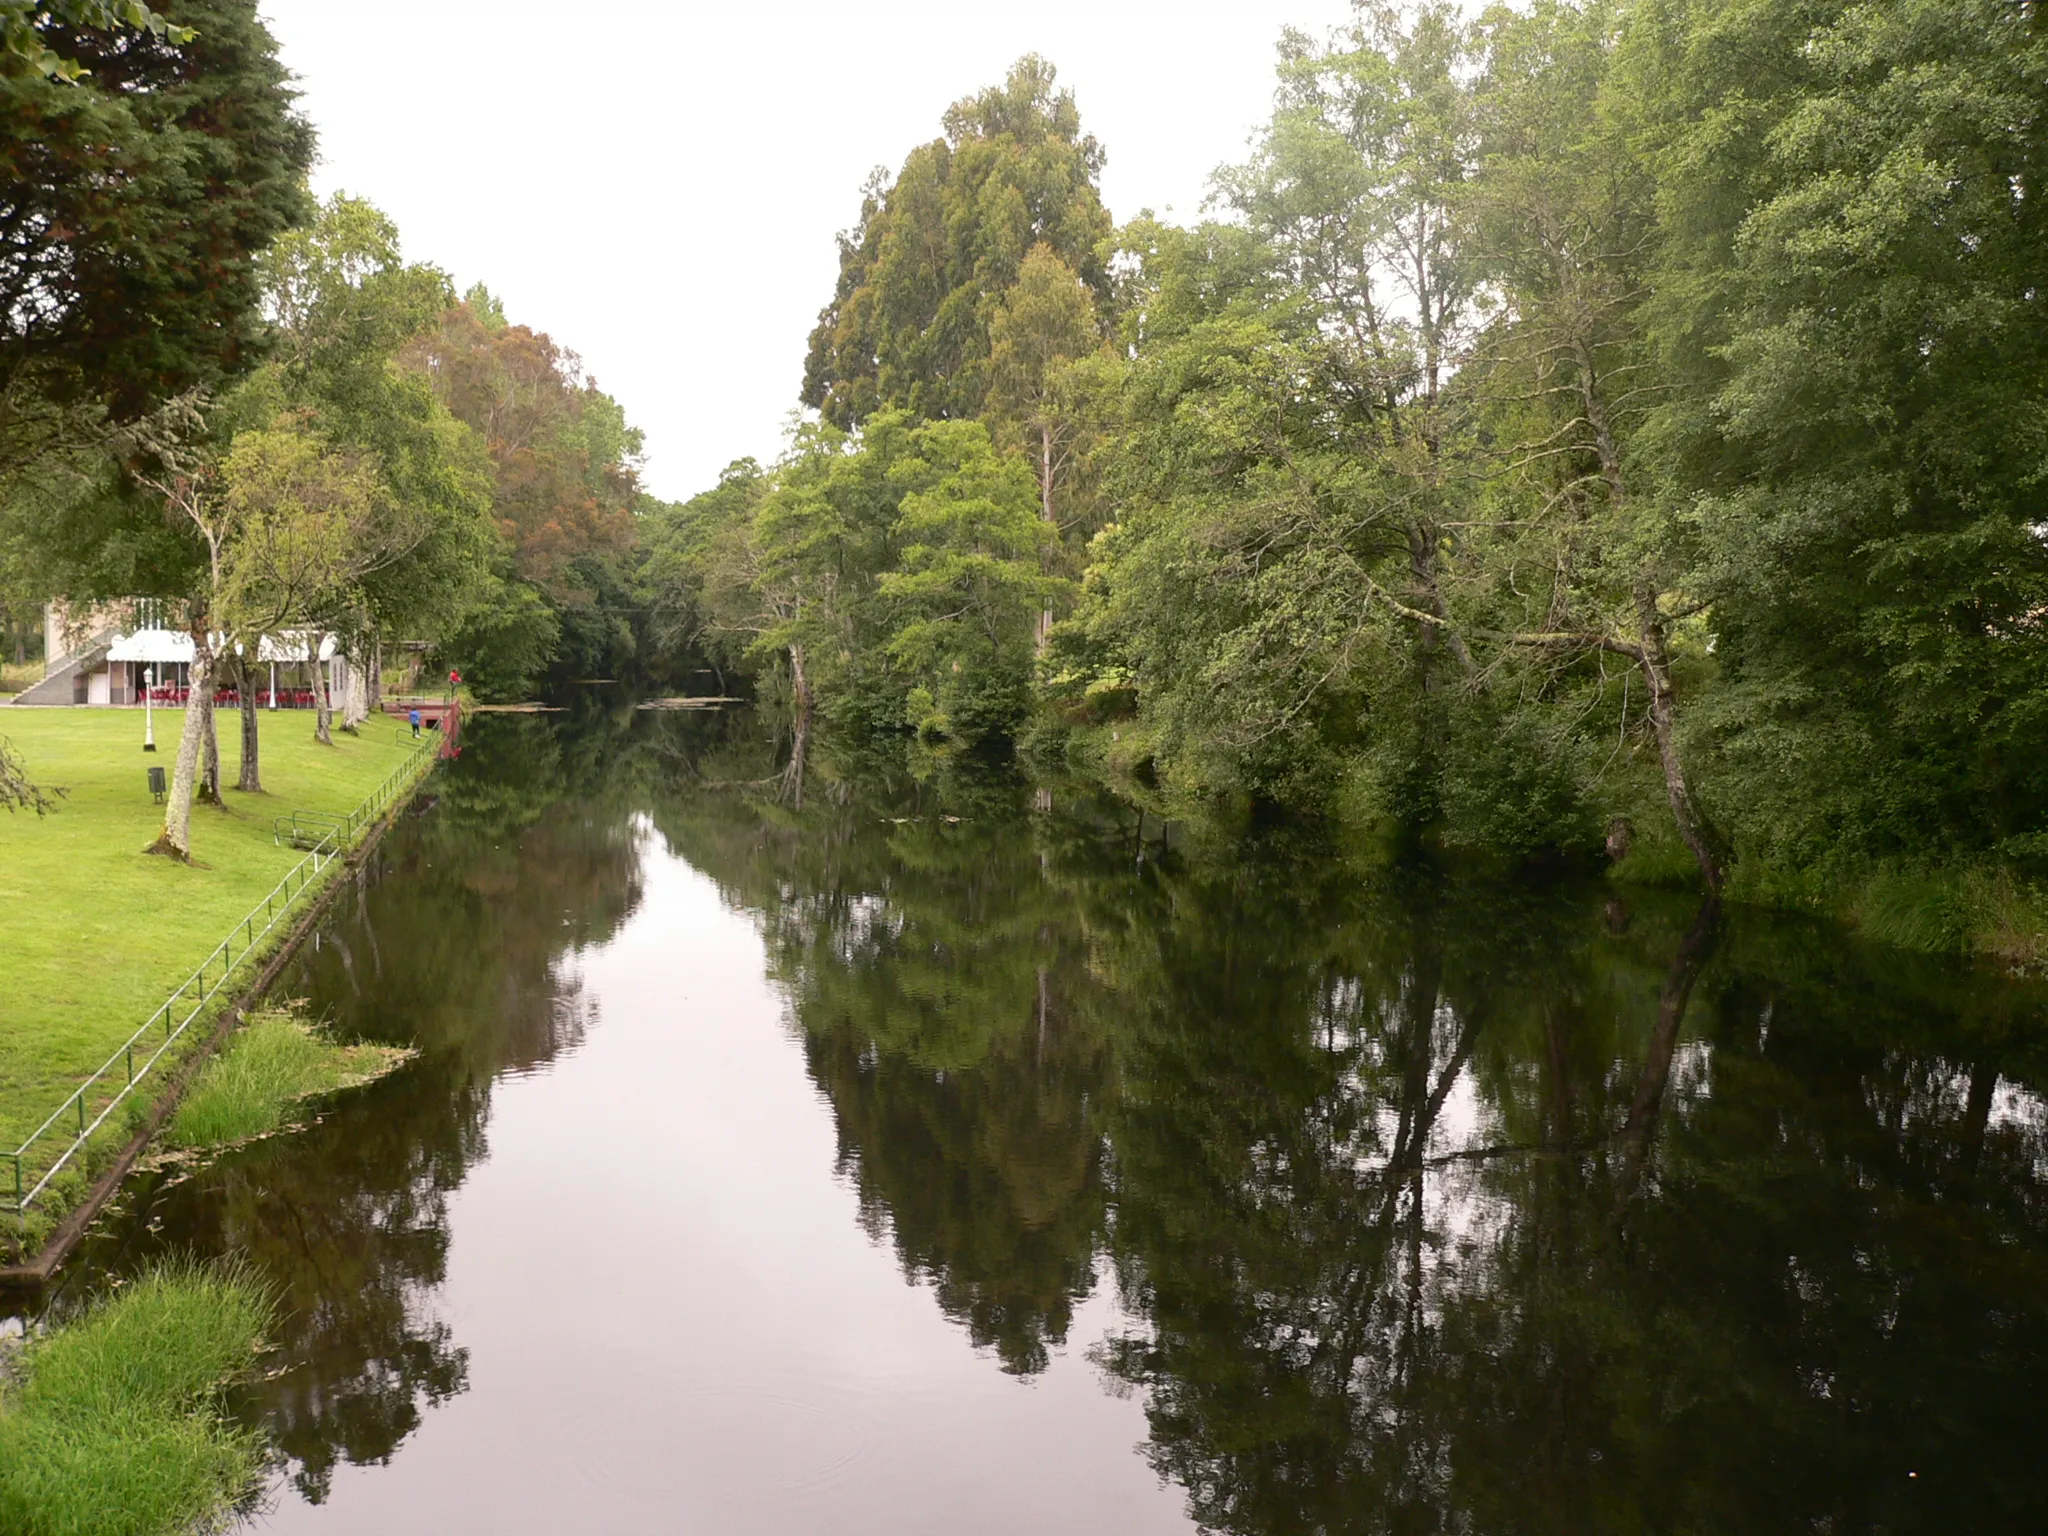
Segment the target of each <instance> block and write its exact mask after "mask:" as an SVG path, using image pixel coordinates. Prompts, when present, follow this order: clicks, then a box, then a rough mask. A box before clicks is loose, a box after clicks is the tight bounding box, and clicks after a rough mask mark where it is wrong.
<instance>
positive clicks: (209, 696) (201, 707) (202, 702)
mask: <svg viewBox="0 0 2048 1536" xmlns="http://www.w3.org/2000/svg"><path fill="white" fill-rule="evenodd" d="M213 670H217V669H210V670H209V673H208V676H207V679H206V688H205V690H204V692H203V693H202V692H201V690H199V689H197V688H195V689H193V690H192V695H191V697H189V698H188V699H187V700H186V701H185V707H186V708H187V709H188V710H191V711H193V712H195V713H197V714H198V716H199V719H200V722H201V723H200V751H201V753H202V754H203V763H204V766H203V767H202V769H201V772H200V775H199V798H200V799H201V800H203V801H205V802H206V803H207V804H208V805H219V804H221V798H220V732H219V731H218V730H216V729H215V722H214V718H213V676H212V671H213Z"/></svg>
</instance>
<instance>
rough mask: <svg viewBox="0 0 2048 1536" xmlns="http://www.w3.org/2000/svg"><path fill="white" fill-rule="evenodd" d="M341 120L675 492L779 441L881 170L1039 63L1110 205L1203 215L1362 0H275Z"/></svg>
mask: <svg viewBox="0 0 2048 1536" xmlns="http://www.w3.org/2000/svg"><path fill="white" fill-rule="evenodd" d="M263 11H264V14H265V16H266V17H267V18H268V20H269V22H270V25H271V28H272V30H273V31H274V32H275V33H276V34H277V37H278V40H279V42H280V44H281V45H282V48H283V53H284V61H285V63H286V65H287V66H289V67H290V68H291V69H292V70H293V71H294V72H295V73H296V74H297V75H298V76H299V84H300V89H301V90H302V91H303V92H304V100H303V102H302V106H303V108H304V110H305V111H306V113H307V114H308V115H309V116H310V117H311V118H312V120H313V122H314V123H315V124H316V125H317V126H318V128H319V131H320V153H321V163H320V165H319V167H318V169H317V170H316V172H315V178H314V184H315V186H316V188H317V189H318V190H319V191H320V192H321V193H322V194H325V193H327V192H330V191H333V190H336V189H341V190H345V191H348V192H351V193H354V194H356V195H358V196H362V197H367V198H369V199H370V200H371V201H372V202H375V203H376V204H378V206H380V207H381V208H383V209H384V210H385V212H387V213H389V214H390V215H391V216H392V217H393V218H394V219H396V220H397V221H398V226H399V230H400V232H401V234H402V235H403V237H404V241H405V252H406V255H407V257H408V258H409V259H411V260H414V261H430V262H433V263H435V264H436V265H438V266H441V267H444V268H446V269H447V270H448V271H449V272H450V273H452V274H453V275H454V277H455V280H456V282H457V284H458V285H459V286H461V287H467V286H469V284H471V283H473V282H476V281H478V280H479V279H480V280H482V281H483V282H485V283H487V284H489V285H490V287H491V289H492V291H493V292H495V293H497V294H498V295H499V296H500V297H502V298H503V300H504V301H505V307H506V310H507V312H508V313H509V315H510V316H511V318H512V319H513V320H514V321H516V322H519V323H522V324H527V325H531V326H533V327H534V328H536V329H538V330H544V331H546V332H548V333H549V334H550V335H552V336H553V337H554V338H555V340H556V341H558V342H560V343H561V344H562V345H564V346H567V347H570V348H572V349H574V350H575V351H577V352H579V353H580V354H582V356H583V359H584V362H585V364H586V366H587V367H588V368H589V370H590V371H591V373H592V374H593V375H594V376H595V377H596V378H597V380H598V382H599V383H600V384H601V385H602V386H603V387H604V388H605V389H606V390H608V391H609V392H610V393H611V394H613V395H615V396H616V397H618V399H619V400H620V401H621V402H622V403H623V404H624V406H625V408H626V414H627V416H628V418H629V419H630V420H632V421H633V422H634V424H635V425H637V426H639V427H640V428H641V429H642V430H644V431H645V432H646V434H647V466H646V480H647V485H648V488H649V489H650V490H652V491H653V492H654V493H655V494H656V495H659V496H663V497H671V498H676V497H683V496H688V495H690V494H692V493H694V492H696V491H698V490H701V489H703V488H704V487H705V486H707V485H709V484H711V483H712V482H713V481H714V480H715V478H716V477H717V474H718V471H719V469H720V467H721V466H723V465H724V464H726V463H727V462H729V461H730V460H732V459H734V458H737V457H740V456H741V455H743V454H750V453H751V454H755V455H757V456H760V457H764V458H765V457H768V456H770V455H772V454H773V453H774V452H775V451H776V448H777V447H778V445H779V444H780V442H781V436H782V430H783V423H784V420H785V418H786V417H787V415H788V413H789V411H790V410H791V408H792V407H793V406H794V405H795V404H796V393H797V389H798V387H799V385H800V383H801V381H802V372H803V354H804V342H805V338H806V337H807V335H808V334H809V332H810V328H811V325H812V323H813V322H814V321H815V319H816V317H817V312H818V309H819V307H820V306H821V305H823V304H824V302H825V300H826V299H827V298H828V297H830V295H831V291H832V283H833V279H834V276H835V275H836V271H837V263H838V254H837V249H836V247H835V246H834V244H833V238H832V237H833V234H834V232H835V231H837V230H839V229H842V228H844V227H845V226H846V225H848V224H849V223H851V222H852V220H853V216H854V214H855V212H856V210H857V206H858V199H859V191H860V185H861V182H862V181H863V180H864V179H865V178H866V176H867V174H868V172H869V170H870V169H872V168H873V167H874V166H876V165H887V166H889V167H890V168H891V169H892V170H893V169H894V168H895V167H896V166H897V165H899V164H900V163H901V162H902V159H903V156H904V154H905V152H906V151H908V150H909V149H910V147H911V146H912V145H913V144H917V143H920V142H922V141H924V140H926V139H930V138H933V137H936V136H937V134H938V132H939V114H940V113H941V112H942V111H944V109H945V107H946V105H947V104H948V103H949V102H952V101H954V100H955V99H957V98H959V97H961V96H964V95H966V94H968V93H969V92H970V91H974V90H977V89H979V88H980V87H982V86H984V85H987V84H992V83H994V82H995V81H997V80H1000V79H1001V78H1002V76H1003V73H1004V71H1005V69H1006V68H1007V67H1008V65H1009V64H1010V62H1011V61H1012V60H1013V59H1015V58H1016V57H1017V56H1018V55H1019V54H1022V53H1026V52H1032V51H1036V52H1038V53H1042V54H1044V55H1045V56H1046V57H1047V58H1049V59H1051V60H1052V61H1053V62H1054V63H1055V64H1056V65H1058V66H1059V70H1060V79H1061V82H1062V83H1063V84H1065V85H1067V86H1069V87H1071V88H1072V89H1073V91H1074V92H1075V94H1076V96H1077V98H1078V100H1079V102H1080V107H1081V120H1082V122H1083V124H1084V125H1085V126H1086V127H1087V128H1088V129H1089V130H1090V131H1091V132H1093V133H1094V134H1095V135H1096V137H1097V138H1099V139H1100V140H1101V141H1102V143H1103V145H1104V147H1105V148H1106V149H1107V151H1108V155H1109V164H1108V168H1107V170H1106V171H1105V172H1104V175H1103V191H1104V196H1105V198H1106V200H1107V202H1108V203H1109V207H1110V211H1111V212H1112V213H1113V214H1114V215H1115V216H1116V217H1117V218H1118V219H1119V220H1122V219H1127V218H1129V217H1130V216H1131V215H1133V214H1135V213H1136V212H1137V211H1138V210H1139V209H1140V208H1145V207H1150V208H1153V209H1155V210H1158V211H1162V212H1163V211H1165V210H1166V209H1168V208H1171V209H1172V210H1173V211H1174V212H1175V213H1176V214H1177V215H1179V216H1180V217H1183V218H1192V217H1194V216H1195V215H1196V213H1197V212H1198V210H1199V207H1200V203H1201V199H1202V196H1203V192H1204V189H1205V184H1206V181H1207V178H1208V175H1209V173H1210V172H1211V171H1212V170H1213V169H1214V168H1215V167H1216V166H1218V165H1219V164H1222V163H1223V162H1225V161H1227V160H1232V159H1235V158H1237V157H1238V155H1239V153H1240V151H1241V150H1242V148H1243V145H1244V141H1245V138H1246V136H1247V135H1248V134H1249V133H1250V132H1251V130H1252V128H1253V126H1254V125H1255V124H1256V123H1257V122H1258V121H1259V120H1260V119H1262V118H1263V117H1264V116H1265V113H1266V110H1267V107H1268V105H1269V103H1270V101H1271V97H1272V78H1273V45H1274V43H1275V42H1276V41H1277V40H1278V38H1279V36H1280V30H1281V28H1282V27H1283V26H1285V25H1290V24H1291V25H1294V26H1298V27H1302V28H1304V29H1306V30H1309V31H1312V32H1317V33H1320V32H1322V31H1324V30H1326V29H1328V28H1329V27H1331V26H1334V25H1336V24H1337V23H1339V22H1341V21H1342V20H1344V18H1345V17H1347V16H1348V15H1349V14H1350V6H1349V3H1348V0H1241V3H1237V4H1215V3H1179V4H1171V3H1164V0H1152V3H1140V0H1038V3H1037V4H1034V5H1024V6H994V5H981V4H973V3H966V4H963V3H960V0H953V3H950V4H938V3H922V4H920V3H914V0H868V3H865V4H861V5H851V4H838V5H825V4H822V3H819V0H786V3H784V4H780V5H772V6H771V5H716V6H714V5H705V4H696V3H689V0H680V3H678V0H583V3H581V4H577V5H564V4H562V3H561V0H547V3H541V0H501V3H499V4H496V5H491V6H478V5H475V4H456V3H455V0H345V3H340V0H263Z"/></svg>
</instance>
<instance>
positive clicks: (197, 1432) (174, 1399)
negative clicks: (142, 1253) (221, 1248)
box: [0, 1267, 271, 1536]
mask: <svg viewBox="0 0 2048 1536" xmlns="http://www.w3.org/2000/svg"><path fill="white" fill-rule="evenodd" d="M270 1318H271V1305H270V1300H269V1297H268V1295H267V1293H266V1292H265V1291H264V1289H263V1288H262V1286H260V1285H259V1284H257V1283H256V1282H255V1281H254V1280H252V1279H251V1278H250V1277H249V1276H248V1275H246V1274H244V1273H242V1272H240V1271H237V1270H233V1269H200V1268H196V1267H177V1268H170V1269H165V1270H160V1271H157V1272H156V1273H154V1274H150V1275H146V1276H144V1277H143V1278H142V1279H141V1280H139V1281H136V1282H134V1283H133V1284H131V1285H129V1286H128V1287H126V1288H125V1289H123V1290H121V1291H120V1292H118V1293H117V1294H115V1295H114V1296H113V1297H111V1298H110V1299H108V1300H106V1301H103V1302H101V1303H99V1304H98V1305H96V1306H95V1307H94V1308H93V1309H92V1310H91V1311H89V1312H87V1313H86V1314H84V1315H83V1316H82V1317H79V1318H77V1319H76V1320H74V1321H71V1322H69V1323H66V1324H64V1325H62V1326H60V1327H58V1328H56V1329H54V1330H52V1331H51V1332H49V1333H48V1334H45V1335H43V1336H42V1337H40V1338H37V1339H34V1340H32V1341H31V1342H30V1343H29V1344H27V1345H26V1346H25V1347H24V1348H23V1349H22V1350H21V1351H20V1354H19V1357H18V1358H17V1359H16V1360H14V1361H12V1362H10V1363H11V1366H12V1369H11V1371H10V1377H11V1379H9V1380H8V1381H6V1382H5V1384H4V1385H0V1530H4V1531H7V1532H9V1533H10V1536H159V1533H172V1532H182V1531H189V1530H193V1529H195V1528H199V1527H201V1526H204V1525H206V1524H208V1523H210V1522H211V1521H212V1520H213V1519H215V1518H216V1517H218V1516H220V1515H221V1514H223V1513H224V1512H225V1511H226V1510H227V1509H228V1508H229V1507H230V1506H231V1505H232V1504H233V1503H234V1502H235V1501H236V1500H237V1499H239V1498H240V1497H241V1496H242V1495H243V1494H244V1493H245V1492H247V1490H248V1489H249V1488H250V1487H251V1485H252V1484H253V1482H254V1480H255V1478H256V1474H257V1472H258V1470H259V1469H260V1467H261V1465H262V1448H261V1446H260V1444H259V1443H258V1441H257V1439H256V1437H255V1436H253V1435H251V1434H250V1433H248V1432H247V1431H245V1430H241V1429H238V1428H236V1427H235V1426H233V1425H232V1424H230V1423H229V1422H228V1421H227V1420H226V1419H225V1417H224V1416H223V1415H222V1413H221V1411H220V1391H221V1388H222V1386H223V1385H224V1384H225V1383H227V1382H229V1381H231V1380H232V1379H233V1378H235V1377H237V1376H239V1375H242V1374H244V1373H246V1372H247V1371H248V1370H249V1369H250V1367H251V1365H252V1364H253V1363H254V1361H255V1358H256V1352H257V1350H258V1348H259V1347H260V1345H261V1341H262V1337H263V1333H264V1330H265V1328H266V1327H268V1325H269V1323H270Z"/></svg>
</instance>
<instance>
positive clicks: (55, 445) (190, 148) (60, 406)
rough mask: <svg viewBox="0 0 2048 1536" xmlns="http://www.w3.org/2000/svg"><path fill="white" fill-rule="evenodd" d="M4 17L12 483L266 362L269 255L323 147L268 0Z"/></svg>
mask: <svg viewBox="0 0 2048 1536" xmlns="http://www.w3.org/2000/svg"><path fill="white" fill-rule="evenodd" d="M0 19H4V21H5V45H6V46H5V48H4V50H0V482H4V481H6V480H9V479H12V478H14V477H15V476H17V475H18V474H19V473H20V472H21V471H22V469H23V468H24V466H26V465H28V464H30V463H33V462H35V461H36V460H37V459H39V458H41V457H42V456H44V455H45V454H48V453H50V452H52V451H55V450H58V449H61V448H63V447H65V446H66V445H76V444H77V443H79V442H80V441H81V440H83V441H86V442H97V441H98V438H97V436H96V433H97V431H98V430H99V429H98V426H97V424H98V423H99V422H100V421H101V418H102V415H103V413H110V414H111V416H112V417H113V418H114V419H115V420H116V421H121V420H130V419H133V418H134V417H136V416H138V415H139V414H141V413H143V412H145V411H147V410H148V409H149V408H150V407H151V406H153V405H154V404H155V403H157V402H159V401H161V400H163V399H165V398H167V397H169V396H171V395H175V394H177V393H178V392H179V391H181V390H185V389H188V388H191V387H192V386H194V385H200V384H206V385H218V384H219V383H220V382H221V381H223V380H224V379H227V378H229V377H231V376H232V375H234V374H235V373H236V372H238V371H239V370H241V369H243V368H245V367H247V366H248V365H249V364H250V363H251V362H252V361H254V359H255V358H256V356H257V355H258V354H259V353H260V350H261V340H262V335H263V325H262V319H261V316H260V314H259V313H258V297H259V293H258V282H259V274H258V270H257V265H258V257H259V256H260V254H261V252H262V251H263V250H264V248H265V247H266V246H268V245H269V244H270V242H271V241H273V240H274V239H276V238H277V236H278V235H279V234H281V233H282V232H283V231H284V230H285V229H286V228H288V227H289V226H290V225H291V224H293V223H294V222H295V221H296V220H298V219H299V218H301V217H302V216H303V215H304V214H305V212H306V210H307V200H306V194H305V190H304V177H305V174H306V170H307V167H308V165H309V164H310V162H311V159H312V152H313V134H312V129H311V128H310V127H309V126H308V125H307V123H306V122H305V121H304V119H302V118H301V117H299V116H298V115H297V113H296V112H295V111H294V110H293V107H292V97H293V93H292V91H291V90H290V89H289V87H288V85H287V77H286V73H285V70H284V66H283V65H282V64H281V63H280V62H279V61H278V58H277V49H276V44H275V43H274V41H273V40H272V39H271V36H270V34H269V32H268V31H267V30H265V28H264V26H263V24H262V22H261V20H260V19H259V18H258V16H257V13H256V6H255V3H254V0H175V3H172V4H167V5H165V6H163V7H162V8H161V10H160V11H158V12H153V11H150V10H148V9H146V8H144V7H142V6H140V5H134V6H130V5H125V4H124V5H100V4H60V5H57V6H54V7H50V6H37V7H35V8H34V9H33V10H28V9H25V8H23V7H21V6H18V5H12V4H10V5H8V6H7V7H6V8H5V11H4V13H0ZM109 21H119V22H121V23H123V25H120V26H118V27H116V28H114V29H113V30H107V28H106V24H107V23H108V22H109ZM38 50H42V52H40V53H39V52H38ZM51 56H54V57H55V59H56V60H58V61H59V64H58V65H52V64H51V62H50V57H51ZM65 61H68V62H65Z"/></svg>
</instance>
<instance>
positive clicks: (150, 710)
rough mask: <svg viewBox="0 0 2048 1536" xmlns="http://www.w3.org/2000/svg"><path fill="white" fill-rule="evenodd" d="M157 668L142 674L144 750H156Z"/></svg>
mask: <svg viewBox="0 0 2048 1536" xmlns="http://www.w3.org/2000/svg"><path fill="white" fill-rule="evenodd" d="M155 694H156V668H155V667H151V668H150V669H149V670H148V671H147V672H145V673H143V674H142V750H143V751H145V752H154V751H155V750H156V701H155Z"/></svg>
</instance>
